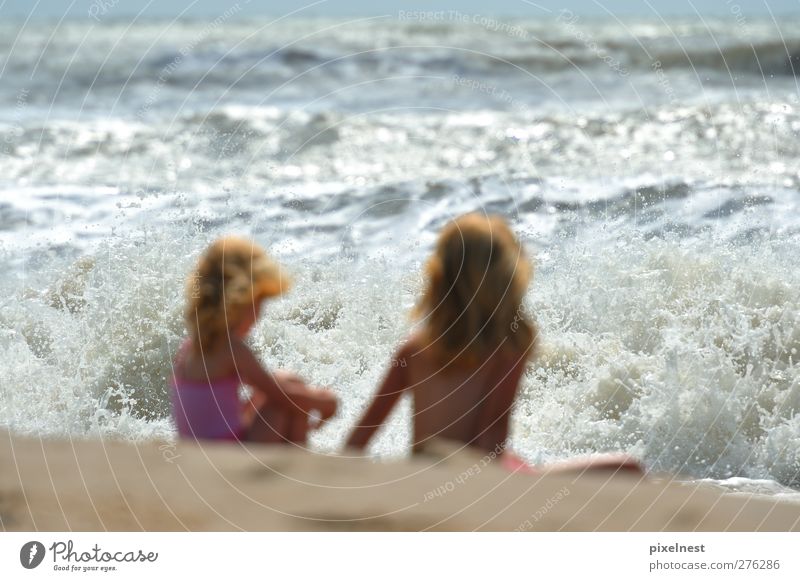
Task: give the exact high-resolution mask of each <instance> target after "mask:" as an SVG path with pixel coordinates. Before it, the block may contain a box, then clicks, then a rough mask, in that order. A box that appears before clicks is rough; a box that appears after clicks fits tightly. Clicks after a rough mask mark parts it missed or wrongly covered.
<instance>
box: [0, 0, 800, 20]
mask: <svg viewBox="0 0 800 581" xmlns="http://www.w3.org/2000/svg"><path fill="white" fill-rule="evenodd" d="M237 3H238V4H239V6H240V7H241V10H239V11H237V14H239V15H241V16H248V15H252V16H255V15H261V14H263V15H274V14H285V13H287V12H291V11H293V10H297V9H298V8H303V7H306V8H304V9H303V10H302V11H301V12H300V13H301V14H303V15H306V16H353V15H373V14H397V13H398V11H400V10H460V11H462V12H471V13H481V14H499V15H509V16H511V15H527V16H532V17H535V16H539V15H542V16H545V15H547V14H548V11H551V13H554V12H557V11H558V10H560V9H562V8H566V9H569V10H572V11H573V12H575V13H581V14H592V15H602V14H607V13H608V12H611V13H612V14H616V15H648V14H655V13H659V14H662V15H663V14H683V15H692V14H695V12H699V13H701V14H703V15H709V14H713V15H720V16H725V15H728V16H730V15H731V14H732V12H733V11H737V12H738V11H741V13H742V14H745V15H753V16H755V15H764V16H768V15H769V13H770V12H773V13H782V14H786V13H795V14H798V15H800V0H602V1H601V0H492V1H491V2H487V1H486V0H443V1H432V0H425V1H415V0H306V1H298V0H295V1H290V0H238V1H237V0H0V18H7V17H23V18H24V17H26V16H28V15H32V16H34V17H42V18H54V17H55V18H58V17H61V16H63V15H64V14H65V13H67V15H68V16H70V17H72V18H85V17H87V15H88V14H89V13H90V10H94V12H95V13H100V12H101V11H102V14H103V15H104V17H106V18H107V17H121V18H128V17H131V16H135V15H137V14H139V13H140V12H141V11H142V10H144V12H142V15H146V16H151V17H154V16H167V17H174V16H176V15H178V14H179V13H181V12H182V11H183V10H184V9H186V8H188V10H187V11H186V15H188V16H192V17H204V16H211V15H219V14H222V13H223V12H224V11H225V10H226V9H227V8H229V7H231V6H234V5H235V4H237ZM487 4H488V6H487Z"/></svg>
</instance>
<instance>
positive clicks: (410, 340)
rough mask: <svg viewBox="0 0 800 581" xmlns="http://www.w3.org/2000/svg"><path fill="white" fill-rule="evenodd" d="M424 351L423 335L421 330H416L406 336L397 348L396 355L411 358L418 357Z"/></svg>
mask: <svg viewBox="0 0 800 581" xmlns="http://www.w3.org/2000/svg"><path fill="white" fill-rule="evenodd" d="M422 351H424V345H423V341H422V335H421V334H420V333H419V332H415V333H411V334H410V335H409V336H408V337H406V339H405V341H403V343H401V345H400V347H398V348H397V353H396V357H397V358H398V359H401V358H402V359H406V360H410V359H411V358H413V357H418V356H419V354H420V353H422Z"/></svg>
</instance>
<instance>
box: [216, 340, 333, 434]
mask: <svg viewBox="0 0 800 581" xmlns="http://www.w3.org/2000/svg"><path fill="white" fill-rule="evenodd" d="M232 353H233V363H234V366H235V368H236V372H237V374H238V375H239V377H240V378H241V380H242V381H243V382H244V383H246V384H247V385H249V386H250V387H252V388H253V389H256V390H258V391H260V392H262V393H264V394H265V395H266V396H267V397H268V398H269V400H268V401H270V402H271V403H274V404H275V405H277V406H279V407H284V408H288V409H289V410H290V411H294V412H304V413H306V414H310V413H311V412H313V411H318V412H319V413H320V415H321V419H322V420H326V419H328V418H330V417H331V416H332V415H333V414H335V413H336V397H335V396H334V395H333V393H331V392H330V391H328V390H323V389H310V388H309V387H307V386H306V385H305V383H303V382H302V381H301V380H299V379H297V380H296V381H276V379H275V376H274V375H273V374H271V373H269V372H268V371H267V370H265V369H264V367H263V366H262V365H261V361H259V360H258V358H257V357H256V356H255V354H254V353H253V352H252V351H251V350H250V348H249V347H248V346H247V345H245V344H244V343H243V342H241V341H234V342H233V344H232Z"/></svg>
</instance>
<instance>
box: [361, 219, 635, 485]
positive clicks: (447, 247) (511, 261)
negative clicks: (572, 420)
mask: <svg viewBox="0 0 800 581" xmlns="http://www.w3.org/2000/svg"><path fill="white" fill-rule="evenodd" d="M530 278H531V266H530V263H529V261H528V260H527V258H526V256H525V252H524V249H523V248H522V246H521V245H520V243H519V242H518V241H517V239H516V238H515V236H514V234H513V233H512V232H511V229H510V228H509V227H508V225H507V224H506V222H505V221H504V220H503V219H502V218H500V217H497V216H484V215H481V214H468V215H465V216H462V217H460V218H458V219H457V220H455V221H453V222H451V223H450V224H448V225H447V226H446V227H445V228H444V229H443V230H442V232H441V234H440V236H439V240H438V242H437V244H436V248H435V250H434V252H433V256H432V257H431V258H430V260H429V262H428V265H427V281H426V284H425V289H424V292H423V295H422V298H421V299H420V301H419V303H418V305H417V308H416V314H417V315H418V317H419V318H421V327H420V329H419V331H417V332H416V333H414V334H412V335H411V336H410V337H409V338H408V339H407V340H406V341H405V342H404V343H403V345H402V346H401V347H400V349H399V350H398V351H397V353H396V354H395V359H394V361H393V362H392V366H391V369H390V371H389V372H388V374H387V376H386V377H385V379H384V381H383V383H382V385H381V386H380V388H379V389H378V392H377V393H376V394H375V396H374V397H373V399H372V401H371V403H370V405H369V407H368V409H367V410H366V412H365V414H364V416H363V417H362V418H361V420H360V421H359V422H358V424H357V425H356V427H355V428H354V430H353V432H352V433H351V435H350V438H349V440H348V442H347V445H348V446H349V447H352V448H359V449H360V448H365V447H366V446H367V444H368V443H369V441H370V439H371V438H372V437H373V435H374V434H375V432H376V431H377V430H378V428H379V427H380V426H381V425H382V424H383V422H384V421H385V419H386V417H387V416H388V415H389V413H390V412H391V411H392V409H393V408H394V406H395V404H396V403H397V402H398V400H399V399H400V397H401V396H402V395H403V394H405V393H408V394H410V395H411V397H412V402H413V410H414V411H413V438H412V441H413V450H414V451H415V452H418V451H422V450H423V449H424V448H425V446H426V445H427V444H428V443H429V442H431V441H432V440H433V439H435V438H444V439H447V440H451V441H455V442H458V443H461V444H464V445H467V446H471V447H474V448H477V449H479V450H481V451H483V452H486V453H488V454H492V455H493V456H494V455H503V456H504V464H505V465H506V466H508V467H510V468H513V469H514V470H519V469H524V470H527V471H533V469H531V468H530V467H527V466H524V464H523V463H521V461H519V460H518V459H517V458H516V457H513V456H512V455H510V454H509V455H504V454H503V452H504V451H505V448H506V445H507V442H508V434H509V419H510V416H511V411H512V408H513V406H514V401H515V399H516V397H517V391H518V388H519V384H520V381H521V379H522V375H523V372H524V370H525V367H526V365H527V363H528V360H529V359H530V357H531V355H532V354H533V353H534V350H535V347H536V340H537V329H536V326H535V325H534V323H533V322H532V321H531V320H530V318H529V317H528V315H527V314H526V313H525V310H524V308H523V302H522V301H523V298H524V296H525V293H526V290H527V287H528V284H529V282H530ZM560 467H561V468H564V469H571V470H584V469H586V468H604V469H613V470H617V469H620V468H624V469H626V470H627V469H631V468H632V469H634V470H638V465H635V463H631V462H630V461H629V459H628V458H627V457H622V456H617V457H606V458H604V459H593V460H591V461H581V462H578V463H574V462H573V463H570V464H562V465H561V466H560Z"/></svg>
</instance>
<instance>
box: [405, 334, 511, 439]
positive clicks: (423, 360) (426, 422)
mask: <svg viewBox="0 0 800 581" xmlns="http://www.w3.org/2000/svg"><path fill="white" fill-rule="evenodd" d="M402 356H403V357H405V358H406V361H407V362H408V363H407V367H406V368H405V372H406V377H405V379H404V382H405V383H407V384H408V385H409V391H411V393H412V401H413V409H414V426H413V429H414V450H415V451H419V450H422V449H423V448H424V447H425V445H426V444H427V443H428V442H430V441H431V440H432V439H433V438H446V439H448V440H455V441H458V442H462V443H464V444H468V445H473V446H476V447H478V448H481V449H485V450H487V451H491V450H494V449H496V448H497V447H498V446H500V447H501V448H502V447H503V446H504V443H505V441H506V440H507V438H508V414H509V412H510V410H511V408H512V406H513V403H514V398H515V396H516V392H517V385H518V384H519V381H520V378H521V373H522V371H523V368H524V365H525V361H526V357H525V356H524V355H523V356H517V357H514V356H512V355H510V354H509V353H506V352H504V351H498V352H496V353H494V354H490V355H489V356H488V357H487V358H486V359H485V360H484V361H482V362H480V363H478V364H477V365H476V366H469V367H467V366H450V367H449V368H447V367H443V366H442V363H441V361H439V360H438V358H437V357H436V355H435V354H434V353H433V352H431V351H430V350H426V349H425V348H424V345H423V344H422V342H421V340H420V338H418V337H414V338H412V339H410V340H409V342H408V343H407V345H406V346H405V347H404V350H403V353H402Z"/></svg>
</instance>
